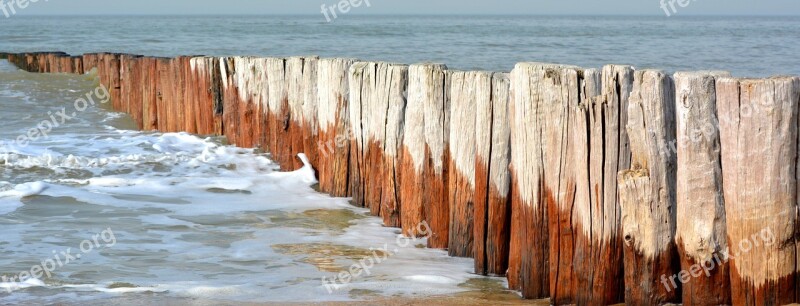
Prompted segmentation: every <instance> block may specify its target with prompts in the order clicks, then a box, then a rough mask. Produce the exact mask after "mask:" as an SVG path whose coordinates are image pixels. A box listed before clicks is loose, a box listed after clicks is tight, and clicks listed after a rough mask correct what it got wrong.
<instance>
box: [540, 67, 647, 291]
mask: <svg viewBox="0 0 800 306" xmlns="http://www.w3.org/2000/svg"><path fill="white" fill-rule="evenodd" d="M579 83H580V84H581V85H580V90H579V95H580V99H581V102H579V103H577V104H575V105H571V106H570V110H569V116H570V117H569V122H568V131H569V132H568V133H569V135H570V142H571V143H569V144H568V148H569V150H570V151H569V152H567V155H568V157H567V158H568V159H569V160H570V162H567V165H571V166H569V167H572V168H573V169H574V171H573V175H574V178H572V180H574V182H575V183H574V186H575V190H574V196H573V198H574V202H572V203H570V199H569V197H567V198H566V199H565V201H566V202H563V203H565V204H566V206H562V208H561V209H560V211H561V212H562V214H563V213H564V212H567V211H570V209H569V207H572V209H571V212H570V213H569V214H567V215H566V216H565V217H568V219H562V222H569V223H570V224H571V236H562V237H561V239H560V241H559V244H558V248H559V249H560V252H559V253H558V254H556V253H554V252H551V253H550V254H551V258H552V257H555V256H564V254H569V253H571V254H572V257H571V258H567V259H566V260H567V261H571V263H572V269H571V270H570V269H569V264H568V263H565V264H564V265H559V266H557V268H560V269H562V270H560V271H559V274H562V273H564V274H567V273H571V274H572V275H571V277H569V278H562V279H560V278H555V281H556V282H555V283H551V290H553V289H555V292H554V296H557V297H558V298H557V299H558V300H561V303H565V304H566V303H576V304H578V305H610V304H617V303H620V302H622V301H623V300H624V297H623V293H624V288H625V286H624V282H623V255H622V228H621V225H620V215H621V212H620V207H619V197H618V195H617V181H616V177H617V172H619V171H620V170H622V169H628V167H629V166H630V150H629V146H628V138H627V133H626V132H625V124H626V121H627V111H628V100H629V94H630V90H631V87H632V84H633V69H632V68H631V67H629V66H618V65H608V66H605V67H603V69H602V71H597V70H594V69H589V70H585V71H583V74H582V77H579ZM567 181H569V180H567ZM568 192H569V191H568ZM565 208H567V209H565ZM551 215H553V214H552V213H551ZM568 220H571V221H568ZM551 230H553V227H551ZM562 231H563V229H562ZM551 235H552V233H551ZM552 242H553V241H551V243H552ZM551 247H553V248H555V247H556V244H552V245H551ZM551 273H552V271H551ZM553 280H554V279H552V278H551V282H552V281H553ZM559 280H567V281H571V282H572V289H571V290H570V289H569V288H564V286H562V284H559V283H558V282H557V281H559ZM568 284H569V283H564V284H563V285H568ZM554 287H555V288H554ZM567 292H571V294H570V295H566V294H565V293H567ZM556 294H558V295H556ZM551 300H554V298H553V297H551Z"/></svg>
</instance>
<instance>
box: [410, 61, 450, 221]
mask: <svg viewBox="0 0 800 306" xmlns="http://www.w3.org/2000/svg"><path fill="white" fill-rule="evenodd" d="M437 68H441V66H440V65H437V64H414V65H411V66H410V67H409V68H408V101H407V102H406V116H405V118H404V119H403V120H404V122H405V131H404V133H403V144H402V154H400V159H401V166H400V177H401V180H402V183H403V184H402V186H401V187H402V188H401V190H400V202H401V203H403V206H402V207H401V210H402V211H401V213H400V218H401V220H400V223H401V228H402V233H403V234H404V235H406V236H415V235H417V234H418V233H416V232H415V228H416V226H417V225H418V224H420V223H422V222H423V221H425V211H424V207H423V205H422V201H423V198H424V194H423V192H422V191H423V188H424V182H423V181H422V170H423V165H424V163H425V149H426V148H425V101H426V100H428V99H431V97H430V96H431V95H435V94H436V93H438V94H439V95H441V94H442V92H443V90H442V89H441V88H438V90H437V88H436V86H437V85H439V86H441V85H442V84H435V83H433V82H434V71H436V70H437Z"/></svg>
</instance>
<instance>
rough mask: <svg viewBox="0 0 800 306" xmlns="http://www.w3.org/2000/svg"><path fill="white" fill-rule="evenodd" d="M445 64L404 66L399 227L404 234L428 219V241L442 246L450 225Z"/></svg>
mask: <svg viewBox="0 0 800 306" xmlns="http://www.w3.org/2000/svg"><path fill="white" fill-rule="evenodd" d="M446 70H447V67H446V66H445V65H442V64H417V65H411V67H410V68H409V84H408V92H409V96H408V103H407V107H406V116H405V119H404V120H405V132H404V138H403V150H402V151H403V153H402V155H401V159H402V165H403V166H402V169H401V172H402V174H401V180H402V190H401V194H400V196H401V203H402V206H401V208H402V213H401V214H400V215H401V218H402V222H401V223H402V227H403V233H404V234H406V235H415V234H419V233H417V232H415V228H416V227H417V226H418V225H419V224H421V223H422V222H423V221H425V222H427V223H428V226H429V227H430V231H431V236H430V238H429V239H428V246H429V247H432V248H446V247H447V244H448V238H449V236H448V231H449V226H450V224H449V220H450V215H449V200H448V192H447V175H446V173H447V164H446V161H447V159H448V158H449V157H448V155H449V154H447V151H449V149H448V144H447V140H448V138H449V137H450V134H449V130H448V123H447V117H449V113H450V109H449V107H448V104H447V102H446V99H447V91H448V89H449V87H448V86H447V84H446V81H447V78H446Z"/></svg>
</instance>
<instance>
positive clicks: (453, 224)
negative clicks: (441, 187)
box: [447, 71, 491, 257]
mask: <svg viewBox="0 0 800 306" xmlns="http://www.w3.org/2000/svg"><path fill="white" fill-rule="evenodd" d="M449 77H450V159H449V161H448V163H449V167H448V170H449V172H448V180H449V181H448V194H449V196H450V205H449V206H450V230H449V235H450V238H449V239H448V248H447V250H448V253H449V254H450V256H457V257H472V256H473V255H472V254H473V251H474V250H473V248H474V247H473V235H474V234H475V233H474V228H473V225H474V221H473V219H474V217H473V213H474V200H475V149H476V148H475V137H476V132H475V125H476V122H475V120H476V111H477V106H476V90H477V87H485V88H484V89H483V90H484V91H489V90H490V89H491V75H490V74H488V73H485V72H474V71H469V72H462V71H456V72H452V73H450V74H449Z"/></svg>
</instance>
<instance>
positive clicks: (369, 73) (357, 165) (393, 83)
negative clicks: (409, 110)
mask: <svg viewBox="0 0 800 306" xmlns="http://www.w3.org/2000/svg"><path fill="white" fill-rule="evenodd" d="M407 79H408V66H406V65H399V64H390V63H383V62H365V63H356V64H353V65H352V66H351V68H350V122H351V123H352V126H353V134H354V141H353V142H352V145H351V151H353V150H354V151H355V154H353V153H352V152H351V157H352V158H351V162H350V165H351V169H350V173H351V190H352V191H353V193H354V194H353V200H354V202H355V204H356V205H364V206H366V207H368V208H369V209H370V212H371V213H372V214H373V215H376V216H377V215H381V216H382V217H384V221H385V222H387V226H399V225H400V219H399V213H400V207H399V200H400V199H399V197H398V194H399V188H398V187H397V180H398V175H397V174H398V172H397V171H396V169H395V168H397V165H398V163H397V158H398V150H399V144H400V139H402V120H403V119H404V117H405V104H406V98H405V95H406V93H405V92H406V88H407V84H408V82H407ZM353 158H354V159H355V160H354V159H353ZM384 196H385V197H384Z"/></svg>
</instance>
